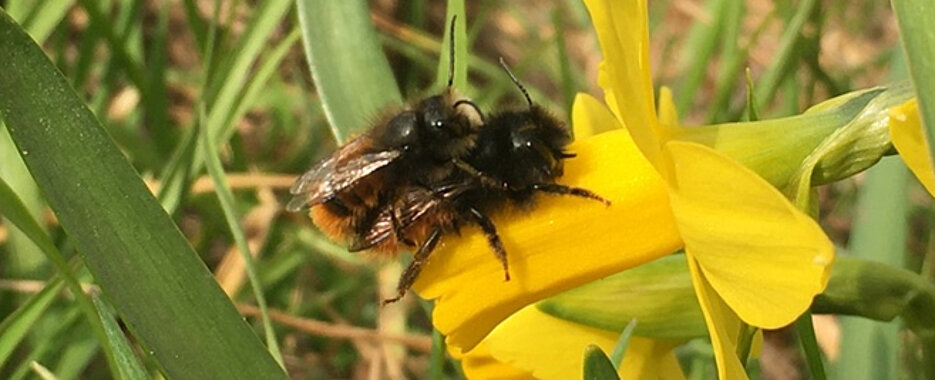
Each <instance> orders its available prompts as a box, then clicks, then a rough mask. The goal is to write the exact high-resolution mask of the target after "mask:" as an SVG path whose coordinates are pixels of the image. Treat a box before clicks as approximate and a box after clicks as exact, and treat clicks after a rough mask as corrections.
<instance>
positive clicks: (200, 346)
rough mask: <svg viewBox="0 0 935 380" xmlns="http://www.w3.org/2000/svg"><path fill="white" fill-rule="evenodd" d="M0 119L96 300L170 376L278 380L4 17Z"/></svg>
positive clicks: (35, 51)
mask: <svg viewBox="0 0 935 380" xmlns="http://www.w3.org/2000/svg"><path fill="white" fill-rule="evenodd" d="M0 51H3V52H4V55H3V58H0V114H2V117H3V118H4V121H5V122H6V124H7V127H8V129H9V131H10V135H11V136H12V137H13V140H14V141H15V143H16V145H17V148H18V151H19V152H20V155H21V156H22V157H23V159H24V161H25V162H26V166H27V167H28V168H29V170H30V172H31V173H32V175H33V177H34V178H35V179H36V183H37V184H38V185H39V187H40V189H41V190H42V191H43V193H44V194H45V196H46V199H47V200H48V202H49V205H50V206H51V207H52V210H53V211H55V213H56V215H57V216H58V219H59V221H60V223H61V225H62V227H63V228H64V229H65V231H66V232H68V234H69V236H70V237H71V239H72V240H73V242H74V244H75V247H76V248H77V249H78V251H79V252H80V253H81V255H82V258H83V259H84V261H85V264H86V265H87V267H88V268H89V269H90V271H91V273H92V274H93V275H94V278H95V280H96V282H97V283H98V284H99V285H100V287H101V289H102V290H103V292H104V294H106V295H107V296H108V298H109V299H111V300H112V301H113V304H114V307H115V308H116V309H117V311H118V313H119V314H120V315H121V317H122V319H123V320H124V321H126V322H127V324H128V325H129V326H130V327H131V329H132V330H133V331H134V332H135V333H136V334H137V337H138V338H139V339H140V341H141V342H142V343H143V344H144V345H145V346H146V347H147V348H148V349H149V350H150V352H151V353H152V355H153V356H154V357H155V358H156V360H157V361H158V362H159V363H160V365H161V366H162V368H163V369H164V370H165V371H166V375H167V376H168V377H170V378H173V379H187V378H193V379H202V378H230V379H239V378H246V379H254V378H285V374H284V373H283V372H282V369H281V368H279V367H278V366H277V365H276V362H275V361H274V360H273V359H272V357H270V356H269V354H268V353H267V352H266V351H265V349H264V348H263V345H262V344H260V341H259V339H257V337H256V335H255V334H254V333H253V332H252V330H251V329H250V327H249V326H248V325H247V324H246V323H245V322H244V321H243V319H242V318H241V316H240V315H239V314H238V313H237V311H236V309H235V308H234V307H233V305H232V304H231V302H230V300H229V299H228V298H227V297H226V296H225V295H224V293H223V292H222V291H221V289H220V287H219V286H218V284H217V283H216V282H214V280H213V278H212V277H211V273H210V272H209V271H208V270H207V268H206V267H205V265H204V263H203V262H201V260H200V259H199V257H198V255H197V254H196V253H195V252H194V251H193V250H192V248H191V246H189V244H188V242H187V241H186V240H185V237H184V236H182V234H181V233H180V232H179V230H178V228H177V227H176V226H175V225H174V224H173V223H172V220H171V219H170V218H169V217H168V215H166V214H165V212H164V211H163V210H162V208H161V207H160V206H159V204H158V203H156V201H155V199H154V198H153V196H152V194H150V192H149V190H148V189H147V188H146V185H145V184H144V183H143V182H142V181H141V180H140V178H139V176H138V175H137V173H136V172H135V171H134V170H133V168H132V167H131V166H130V164H129V163H127V162H126V160H125V159H124V157H123V156H122V154H121V153H120V150H119V149H118V148H117V147H116V146H115V145H114V144H113V142H112V141H111V139H110V137H109V136H108V135H107V134H106V132H105V131H104V129H103V128H102V127H101V125H100V122H99V121H97V119H95V117H94V115H93V114H92V113H91V111H90V110H89V109H88V108H87V106H86V105H85V104H84V103H83V102H82V101H81V100H80V98H79V97H78V96H77V94H76V93H75V91H74V90H73V89H72V88H71V87H70V86H69V85H68V82H67V80H66V79H65V78H64V76H62V74H61V73H60V72H59V71H58V70H57V69H56V68H55V67H54V65H53V64H52V63H51V62H50V61H49V60H48V58H47V57H46V56H45V55H44V54H43V52H42V50H41V49H40V48H39V47H38V46H37V45H36V44H35V43H34V42H33V41H32V40H31V39H30V38H29V36H28V35H27V34H26V33H25V32H24V31H23V30H22V29H21V28H20V27H19V26H18V25H16V23H15V22H14V21H13V20H12V19H10V18H9V16H7V15H6V13H3V12H0Z"/></svg>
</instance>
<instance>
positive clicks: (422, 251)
mask: <svg viewBox="0 0 935 380" xmlns="http://www.w3.org/2000/svg"><path fill="white" fill-rule="evenodd" d="M441 235H442V229H441V228H440V227H435V228H434V229H432V233H431V234H429V237H428V238H427V239H425V241H424V242H422V245H421V246H419V250H418V251H416V254H415V255H413V257H412V262H410V263H409V266H408V267H406V270H404V271H403V274H402V276H400V277H399V284H397V285H396V296H395V297H393V298H390V299H385V300H383V301H382V302H380V306H386V305H387V304H391V303H393V302H396V301H399V299H400V298H403V296H404V295H406V291H407V290H409V287H410V286H412V283H413V282H415V280H416V277H418V276H419V272H422V267H423V266H424V265H425V263H426V262H428V258H429V254H430V253H432V251H433V250H435V245H436V244H438V239H439V238H440V237H441Z"/></svg>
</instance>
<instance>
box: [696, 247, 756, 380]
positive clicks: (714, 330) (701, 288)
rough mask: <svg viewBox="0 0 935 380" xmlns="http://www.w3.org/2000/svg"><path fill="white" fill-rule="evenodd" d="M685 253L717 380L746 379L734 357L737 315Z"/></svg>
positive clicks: (745, 374) (738, 330) (737, 324)
mask: <svg viewBox="0 0 935 380" xmlns="http://www.w3.org/2000/svg"><path fill="white" fill-rule="evenodd" d="M686 254H688V268H689V269H690V270H691V272H692V284H693V285H694V287H695V295H697V296H698V303H699V304H701V310H702V312H704V318H705V323H706V324H707V325H708V335H710V336H711V346H712V348H713V349H714V360H715V361H716V362H717V373H718V378H719V379H732V380H737V379H746V378H747V372H746V371H744V368H743V364H741V363H740V359H739V358H737V345H736V344H737V343H736V342H737V334H738V333H739V332H740V320H739V319H738V318H737V315H736V314H734V312H733V311H732V310H731V309H730V307H728V306H727V304H726V303H724V300H722V299H721V298H720V297H718V293H717V292H716V291H715V290H714V289H713V288H712V287H711V284H709V283H708V281H707V280H706V279H705V275H704V273H702V272H703V271H702V270H701V269H700V268H699V265H698V262H696V261H695V258H694V257H693V256H692V255H691V253H690V252H689V251H688V250H686Z"/></svg>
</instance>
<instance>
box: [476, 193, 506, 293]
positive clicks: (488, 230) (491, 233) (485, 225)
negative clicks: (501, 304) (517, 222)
mask: <svg viewBox="0 0 935 380" xmlns="http://www.w3.org/2000/svg"><path fill="white" fill-rule="evenodd" d="M470 213H471V217H472V218H474V222H476V223H477V225H478V226H480V229H481V230H482V231H484V236H486V237H487V244H490V248H493V253H494V255H496V256H497V260H500V264H502V265H503V275H504V277H505V278H506V281H510V265H509V263H508V262H507V260H506V250H505V249H503V242H502V241H500V235H498V234H497V227H496V226H494V224H493V221H492V220H490V218H488V217H487V215H484V214H482V213H481V212H480V211H478V210H477V209H476V208H472V209H471V210H470Z"/></svg>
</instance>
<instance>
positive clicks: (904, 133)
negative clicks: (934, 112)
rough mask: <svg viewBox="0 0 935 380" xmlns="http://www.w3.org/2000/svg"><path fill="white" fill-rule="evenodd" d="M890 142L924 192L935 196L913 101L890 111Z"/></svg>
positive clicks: (933, 177)
mask: <svg viewBox="0 0 935 380" xmlns="http://www.w3.org/2000/svg"><path fill="white" fill-rule="evenodd" d="M890 140H892V141H893V146H894V147H896V150H897V151H899V155H900V156H902V158H903V161H904V162H905V163H906V166H908V167H909V169H910V170H912V173H913V174H915V176H916V178H918V179H919V182H922V185H923V186H925V190H928V192H929V194H931V195H933V196H935V168H933V165H932V156H931V155H930V154H929V152H930V150H929V142H928V139H927V138H926V137H925V132H924V131H923V130H922V123H921V122H920V121H919V106H918V103H916V100H915V99H912V100H910V101H908V102H906V103H904V104H902V105H900V106H897V107H893V108H891V109H890Z"/></svg>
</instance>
